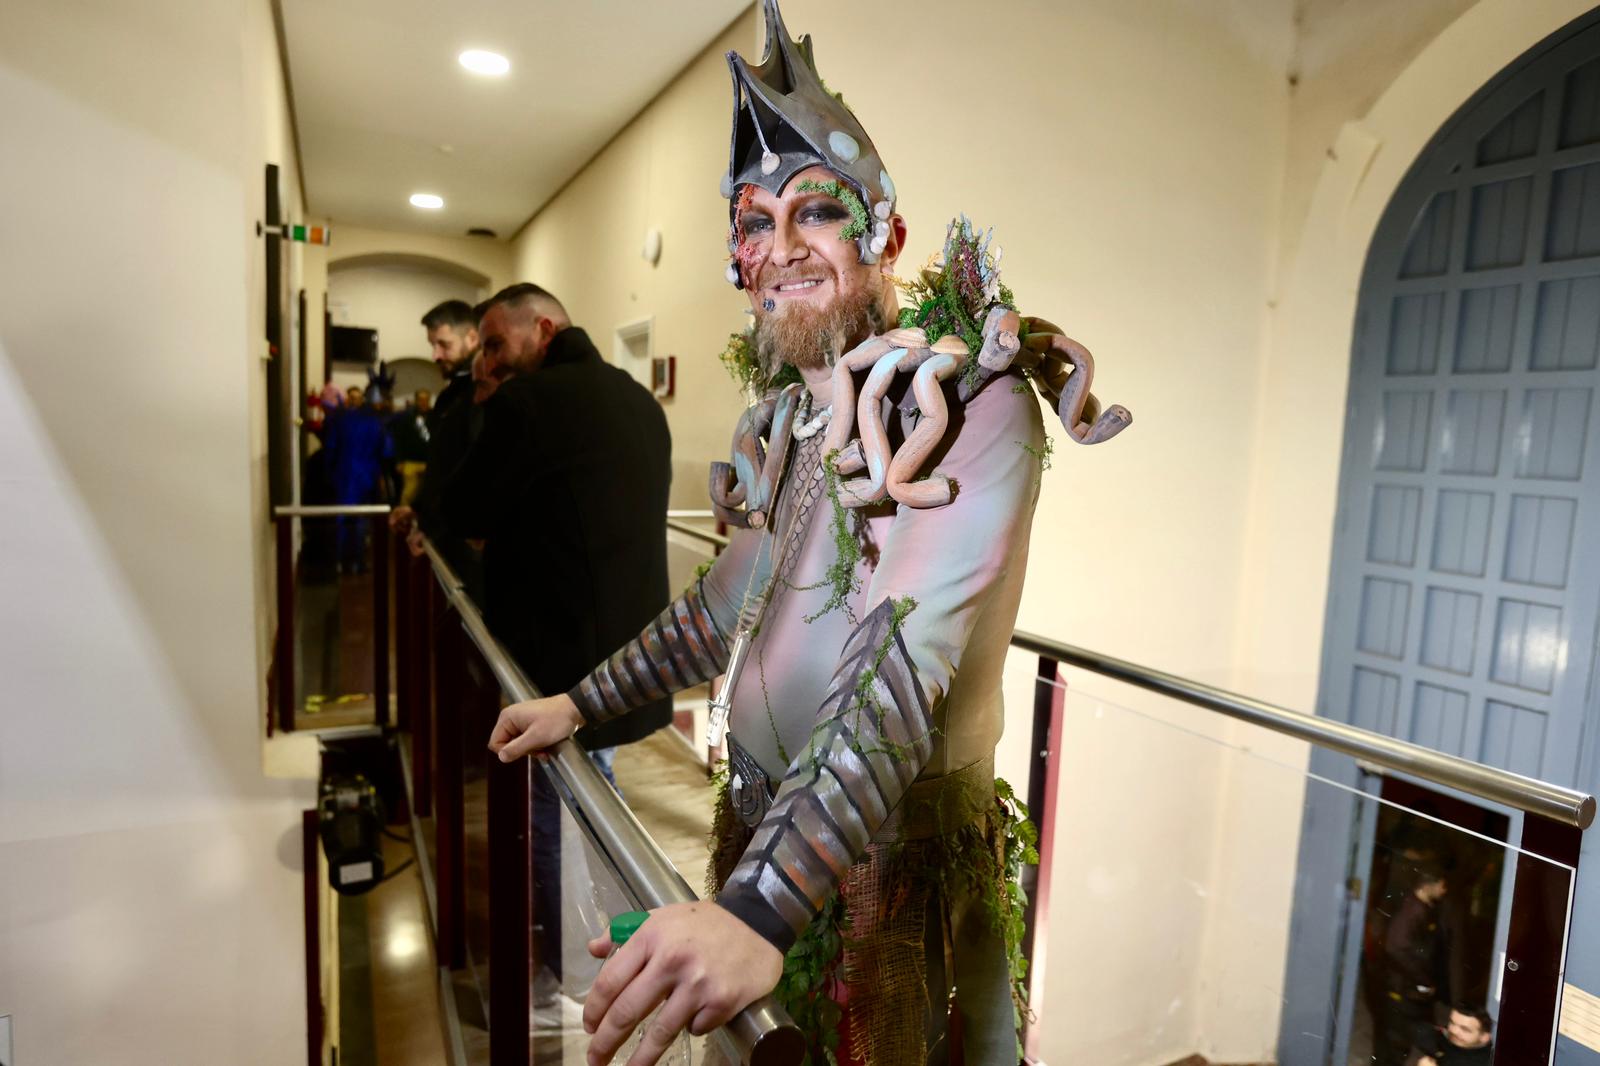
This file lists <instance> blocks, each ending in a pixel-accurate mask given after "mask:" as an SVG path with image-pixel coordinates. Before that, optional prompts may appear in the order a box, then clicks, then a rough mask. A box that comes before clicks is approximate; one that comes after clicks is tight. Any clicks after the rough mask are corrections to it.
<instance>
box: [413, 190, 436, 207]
mask: <svg viewBox="0 0 1600 1066" xmlns="http://www.w3.org/2000/svg"><path fill="white" fill-rule="evenodd" d="M411 206H412V207H425V208H427V209H428V210H429V211H437V210H439V208H441V207H443V206H444V197H442V196H435V195H433V193H431V192H414V193H412V194H411Z"/></svg>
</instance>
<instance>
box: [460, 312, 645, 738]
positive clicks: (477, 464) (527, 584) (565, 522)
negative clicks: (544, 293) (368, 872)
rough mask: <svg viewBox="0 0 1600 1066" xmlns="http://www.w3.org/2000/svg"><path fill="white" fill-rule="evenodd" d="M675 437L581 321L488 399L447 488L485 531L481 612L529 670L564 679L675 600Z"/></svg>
mask: <svg viewBox="0 0 1600 1066" xmlns="http://www.w3.org/2000/svg"><path fill="white" fill-rule="evenodd" d="M671 481H672V438H671V436H670V434H669V433H668V432H667V420H666V416H665V415H663V414H662V411H661V405H660V404H659V403H657V402H656V399H655V397H654V396H652V395H650V393H649V392H648V391H647V390H646V389H645V388H644V387H643V386H642V385H640V384H639V383H638V382H636V381H634V380H633V378H631V377H629V376H628V375H627V374H626V373H624V372H623V371H621V370H618V369H617V368H616V367H613V366H610V365H608V364H607V363H606V362H605V361H604V360H603V359H601V358H600V353H599V352H597V351H596V350H595V347H594V345H593V344H592V343H591V342H590V341H589V336H588V334H586V333H584V331H583V330H581V329H578V328H576V327H569V328H567V329H564V330H562V331H561V332H560V333H557V334H556V335H555V337H554V338H553V339H552V340H551V342H550V348H549V351H548V352H547V353H546V355H545V360H544V363H543V365H542V366H541V367H540V368H539V369H538V370H537V371H535V372H533V373H531V374H525V375H522V376H519V377H515V378H512V379H511V380H509V381H507V382H505V383H504V384H502V385H501V386H500V388H499V389H498V390H496V392H495V394H494V396H493V397H492V398H491V399H490V400H489V402H488V403H487V404H485V405H484V425H483V431H482V433H481V434H479V436H478V439H477V441H476V442H475V443H474V444H473V446H472V450H471V451H470V452H469V453H468V455H467V458H466V460H465V461H464V462H463V463H462V464H461V466H460V468H459V469H458V471H457V472H456V475H455V476H454V477H452V478H451V479H450V482H449V484H448V485H447V486H446V488H445V514H446V517H447V518H448V520H449V523H450V525H451V526H452V528H453V529H455V530H456V531H458V532H460V533H462V534H463V535H465V536H467V537H473V538H477V537H482V538H483V539H484V540H485V541H486V542H487V543H486V544H485V546H484V555H483V562H484V578H485V585H486V592H485V595H486V598H487V602H486V604H485V612H484V614H485V618H486V620H487V622H488V623H489V628H490V630H491V631H492V632H493V633H494V634H495V636H497V637H498V638H499V639H500V641H501V642H502V643H503V644H505V646H506V648H507V650H508V651H510V653H511V655H512V656H513V658H515V659H516V660H517V662H518V664H519V665H521V667H522V668H523V670H524V671H526V673H527V674H528V677H529V680H531V681H532V682H533V683H534V684H535V685H537V686H538V687H539V689H540V690H541V691H543V692H544V693H546V694H547V695H554V694H556V693H560V692H566V691H567V690H568V689H570V688H572V686H574V685H575V684H577V683H578V681H579V680H581V679H582V678H583V677H584V675H586V674H588V673H589V671H590V670H592V669H594V668H595V666H597V665H599V663H600V662H601V660H603V659H604V658H605V657H606V656H608V655H610V654H611V653H612V652H614V651H616V650H617V649H618V648H620V647H621V646H622V645H623V644H625V643H627V642H628V641H630V640H632V639H633V638H634V637H636V636H638V635H639V632H640V630H642V629H644V627H645V626H646V625H647V624H649V622H650V621H651V620H652V619H654V618H655V616H656V615H657V614H659V613H660V612H661V610H662V609H663V608H664V607H665V606H666V605H667V602H668V599H669V592H668V588H667V534H666V518H667V491H668V489H669V487H670V485H671ZM671 720H672V703H671V701H670V700H662V701H660V702H659V703H656V704H652V705H650V706H648V707H645V708H641V709H639V710H637V711H635V712H634V713H632V714H629V715H626V716H624V717H623V718H620V719H618V720H616V721H614V722H609V723H607V724H606V725H604V726H602V727H600V728H598V729H584V730H582V731H581V732H580V733H579V734H578V739H579V741H580V742H581V743H583V745H584V746H585V747H587V748H590V749H594V748H603V747H610V746H612V745H614V744H626V743H629V742H631V741H634V740H639V739H641V738H642V737H645V736H647V735H649V734H650V733H652V732H654V731H655V730H657V729H659V728H661V727H662V726H664V725H666V724H667V723H668V722H670V721H671Z"/></svg>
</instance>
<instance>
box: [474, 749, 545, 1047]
mask: <svg viewBox="0 0 1600 1066" xmlns="http://www.w3.org/2000/svg"><path fill="white" fill-rule="evenodd" d="M485 758H486V760H487V763H488V777H489V812H488V814H489V926H490V928H491V929H493V930H494V931H495V933H494V947H493V948H492V950H490V952H489V1063H490V1066H528V1058H529V1046H530V1045H529V1041H528V1026H527V1020H528V1011H529V1008H530V1007H531V1006H532V1000H533V996H532V980H531V975H532V973H533V906H532V898H533V863H532V848H533V841H532V839H531V825H532V813H533V812H532V809H531V808H530V806H529V792H530V789H529V787H528V784H529V780H528V778H529V774H531V773H533V772H534V770H533V764H532V763H531V762H530V761H528V760H527V759H519V760H518V761H516V762H514V763H511V764H509V765H507V764H505V763H502V762H501V761H500V760H499V759H498V758H496V757H495V756H494V755H492V754H489V753H487V752H486V753H485ZM507 1019H511V1020H512V1021H513V1022H514V1023H515V1022H520V1023H521V1024H510V1025H508V1024H505V1023H506V1020H507Z"/></svg>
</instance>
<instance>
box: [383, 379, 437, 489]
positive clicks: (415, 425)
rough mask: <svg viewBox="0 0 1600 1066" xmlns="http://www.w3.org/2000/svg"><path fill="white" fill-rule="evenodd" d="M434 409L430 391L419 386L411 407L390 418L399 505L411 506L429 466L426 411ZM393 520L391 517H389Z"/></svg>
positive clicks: (390, 434)
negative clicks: (424, 472)
mask: <svg viewBox="0 0 1600 1066" xmlns="http://www.w3.org/2000/svg"><path fill="white" fill-rule="evenodd" d="M432 409H433V394H432V393H431V392H429V391H428V390H427V389H418V390H417V391H416V394H415V395H414V396H413V397H412V400H411V406H410V407H408V408H406V409H405V410H404V411H401V412H399V413H398V414H396V415H395V416H394V417H393V418H391V419H390V420H389V436H390V437H391V438H392V439H393V440H394V465H395V474H396V475H397V476H396V478H395V481H396V483H397V487H398V488H399V499H398V500H396V501H395V502H396V503H397V504H399V506H401V507H407V506H410V504H411V501H412V500H414V499H416V498H417V492H418V490H420V489H421V488H422V474H423V471H425V470H426V469H427V467H428V412H429V411H431V410H432ZM391 521H392V519H391Z"/></svg>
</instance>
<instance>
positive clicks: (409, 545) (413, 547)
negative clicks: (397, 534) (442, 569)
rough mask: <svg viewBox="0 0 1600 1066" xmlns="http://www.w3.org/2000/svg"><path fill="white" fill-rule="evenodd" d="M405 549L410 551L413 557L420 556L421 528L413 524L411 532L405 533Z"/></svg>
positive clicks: (421, 550)
mask: <svg viewBox="0 0 1600 1066" xmlns="http://www.w3.org/2000/svg"><path fill="white" fill-rule="evenodd" d="M406 550H407V551H409V552H410V553H411V557H412V558H413V559H420V558H422V556H423V555H424V549H423V547H422V530H421V528H419V527H416V526H413V527H412V529H411V532H410V533H407V534H406Z"/></svg>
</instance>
